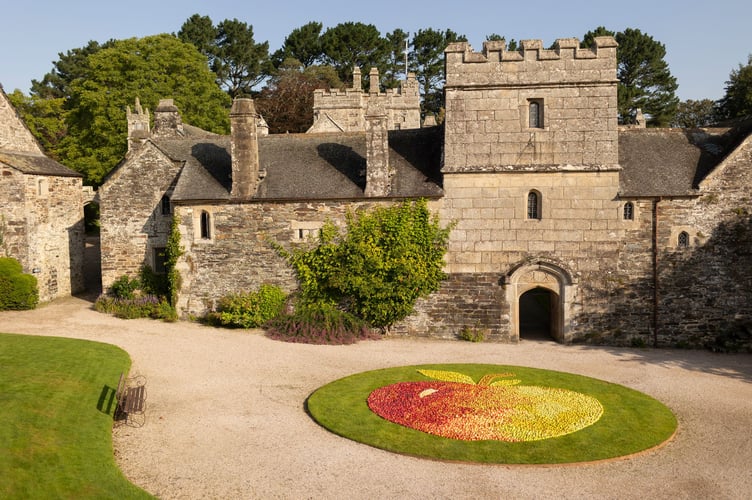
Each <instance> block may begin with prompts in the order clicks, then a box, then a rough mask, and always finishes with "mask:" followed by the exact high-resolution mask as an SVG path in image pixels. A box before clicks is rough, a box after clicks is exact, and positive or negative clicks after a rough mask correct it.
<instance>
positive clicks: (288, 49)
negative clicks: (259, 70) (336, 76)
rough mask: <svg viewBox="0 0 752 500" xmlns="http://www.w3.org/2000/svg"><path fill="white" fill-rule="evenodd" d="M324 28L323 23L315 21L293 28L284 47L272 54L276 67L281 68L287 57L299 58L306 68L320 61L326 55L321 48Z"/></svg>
mask: <svg viewBox="0 0 752 500" xmlns="http://www.w3.org/2000/svg"><path fill="white" fill-rule="evenodd" d="M322 28H323V25H322V24H321V23H319V22H315V21H313V22H310V23H308V24H304V25H303V26H301V27H300V28H295V29H294V30H292V31H291V32H290V34H289V35H287V37H286V38H285V41H284V43H283V44H282V48H281V49H279V50H277V51H276V52H275V53H274V55H273V56H272V60H273V61H274V67H275V68H279V67H280V65H281V64H282V63H284V62H285V60H287V59H297V60H298V61H300V63H301V64H302V65H303V67H305V68H307V67H309V66H312V65H313V64H316V63H317V62H320V61H321V58H322V57H323V55H324V53H323V49H322V48H321V29H322Z"/></svg>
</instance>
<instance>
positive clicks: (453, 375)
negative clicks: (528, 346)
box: [367, 369, 603, 442]
mask: <svg viewBox="0 0 752 500" xmlns="http://www.w3.org/2000/svg"><path fill="white" fill-rule="evenodd" d="M417 371H418V373H420V374H421V375H423V376H425V377H427V378H430V379H434V380H426V381H413V382H398V383H394V384H390V385H387V386H383V387H380V388H378V389H376V390H374V391H373V392H371V393H370V395H369V396H368V401H367V402H368V407H369V408H370V409H371V411H372V412H374V413H375V414H377V415H379V416H380V417H382V418H384V419H386V420H388V421H390V422H394V423H396V424H399V425H402V426H405V427H408V428H411V429H416V430H419V431H422V432H426V433H428V434H433V435H436V436H441V437H444V438H450V439H459V440H464V441H479V440H496V441H506V442H521V441H538V440H543V439H549V438H553V437H559V436H564V435H566V434H570V433H573V432H576V431H579V430H581V429H584V428H586V427H588V426H590V425H592V424H594V423H595V422H597V421H598V420H599V419H600V417H601V415H603V406H602V405H601V403H600V402H599V401H598V400H597V399H596V398H594V397H592V396H589V395H586V394H582V393H579V392H575V391H571V390H567V389H561V388H552V387H543V386H535V385H530V386H527V385H520V384H521V380H518V379H510V377H513V376H514V374H513V373H496V374H487V375H484V376H483V377H481V378H480V380H479V381H478V382H477V383H476V382H475V381H474V380H473V379H472V377H470V376H468V375H465V374H463V373H459V372H454V371H444V370H428V369H424V370H417Z"/></svg>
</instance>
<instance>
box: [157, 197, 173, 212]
mask: <svg viewBox="0 0 752 500" xmlns="http://www.w3.org/2000/svg"><path fill="white" fill-rule="evenodd" d="M160 206H161V207H162V215H170V214H171V213H172V204H171V203H170V197H169V196H167V195H164V196H162V201H161V202H160Z"/></svg>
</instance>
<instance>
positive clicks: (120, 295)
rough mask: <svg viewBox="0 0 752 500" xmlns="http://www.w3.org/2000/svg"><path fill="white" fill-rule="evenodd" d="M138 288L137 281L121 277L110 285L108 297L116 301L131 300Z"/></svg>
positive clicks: (139, 284)
mask: <svg viewBox="0 0 752 500" xmlns="http://www.w3.org/2000/svg"><path fill="white" fill-rule="evenodd" d="M140 287H141V283H140V282H139V280H138V279H136V278H130V277H128V276H126V275H122V276H121V277H119V278H118V279H116V280H115V282H114V283H112V285H110V295H112V296H113V297H115V298H117V299H132V298H134V297H135V295H136V290H138V289H139V288H140Z"/></svg>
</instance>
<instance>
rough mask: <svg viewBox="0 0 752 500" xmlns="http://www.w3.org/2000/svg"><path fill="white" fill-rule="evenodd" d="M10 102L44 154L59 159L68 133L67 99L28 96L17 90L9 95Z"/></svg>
mask: <svg viewBox="0 0 752 500" xmlns="http://www.w3.org/2000/svg"><path fill="white" fill-rule="evenodd" d="M8 100H10V102H11V104H13V107H14V108H16V110H17V111H18V113H19V114H20V115H21V118H23V120H24V123H26V126H27V127H29V131H30V132H31V133H32V134H33V135H34V137H35V138H36V139H37V141H39V144H40V146H42V149H43V150H44V152H45V153H46V154H47V155H48V156H50V157H51V158H54V159H56V160H57V159H59V157H58V153H57V149H58V147H59V144H60V141H61V140H62V139H63V137H65V135H66V133H67V131H68V129H67V128H66V126H65V117H66V114H67V111H66V110H65V108H64V106H65V99H64V98H62V97H57V98H55V97H49V98H42V97H39V96H38V95H31V96H26V95H24V94H23V92H21V91H20V90H15V91H14V92H13V93H12V94H9V95H8Z"/></svg>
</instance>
